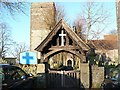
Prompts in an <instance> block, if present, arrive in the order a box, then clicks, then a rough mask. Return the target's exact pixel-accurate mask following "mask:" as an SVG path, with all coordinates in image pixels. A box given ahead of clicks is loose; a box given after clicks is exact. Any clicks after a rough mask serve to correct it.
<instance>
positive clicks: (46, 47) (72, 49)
mask: <svg viewBox="0 0 120 90" xmlns="http://www.w3.org/2000/svg"><path fill="white" fill-rule="evenodd" d="M62 30H63V31H64V34H66V36H65V37H64V39H65V41H64V45H63V46H61V44H60V43H61V42H62V41H61V38H60V36H59V34H60V32H61V31H62ZM89 49H90V47H89V46H88V45H87V44H86V43H85V42H84V41H83V40H82V39H81V38H80V37H79V36H78V35H77V34H76V33H75V32H74V31H73V30H72V29H71V28H70V27H69V26H68V25H67V24H66V23H65V21H64V20H63V19H61V20H60V21H59V22H58V23H57V24H56V25H55V27H54V28H53V29H52V30H51V32H50V33H49V34H48V36H47V37H46V38H45V39H44V40H43V41H42V43H40V45H39V46H38V47H37V48H35V50H36V51H38V52H40V53H41V62H47V60H48V59H47V58H48V57H49V56H51V55H53V54H55V53H57V52H62V51H64V52H68V53H71V54H73V55H76V56H77V57H79V58H80V59H81V60H82V62H86V59H85V55H86V52H87V51H88V50H89Z"/></svg>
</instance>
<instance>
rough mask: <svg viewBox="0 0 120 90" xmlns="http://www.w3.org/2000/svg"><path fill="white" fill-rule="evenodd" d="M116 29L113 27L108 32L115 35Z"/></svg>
mask: <svg viewBox="0 0 120 90" xmlns="http://www.w3.org/2000/svg"><path fill="white" fill-rule="evenodd" d="M117 33H118V32H117V30H115V29H112V30H110V31H109V34H111V35H117Z"/></svg>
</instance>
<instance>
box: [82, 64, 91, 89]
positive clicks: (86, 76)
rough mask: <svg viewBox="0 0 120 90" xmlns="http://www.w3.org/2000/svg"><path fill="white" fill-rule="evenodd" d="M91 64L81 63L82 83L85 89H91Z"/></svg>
mask: <svg viewBox="0 0 120 90" xmlns="http://www.w3.org/2000/svg"><path fill="white" fill-rule="evenodd" d="M89 70H90V69H89V63H81V73H80V74H81V77H80V78H81V83H82V84H83V86H84V88H89V86H90V81H89V80H90V73H89V72H90V71H89Z"/></svg>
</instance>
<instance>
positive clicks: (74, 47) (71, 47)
mask: <svg viewBox="0 0 120 90" xmlns="http://www.w3.org/2000/svg"><path fill="white" fill-rule="evenodd" d="M55 49H70V50H73V49H79V47H78V46H77V47H76V46H71V45H69V46H52V47H51V48H49V50H55Z"/></svg>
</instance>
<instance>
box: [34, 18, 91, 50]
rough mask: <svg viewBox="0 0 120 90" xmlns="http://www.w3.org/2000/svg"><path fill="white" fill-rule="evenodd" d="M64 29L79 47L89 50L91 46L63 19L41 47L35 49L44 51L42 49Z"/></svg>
mask: <svg viewBox="0 0 120 90" xmlns="http://www.w3.org/2000/svg"><path fill="white" fill-rule="evenodd" d="M61 27H62V28H64V30H65V31H66V32H67V33H68V34H69V36H70V37H71V38H72V39H73V40H74V41H75V42H76V43H77V45H78V46H79V47H80V48H81V49H82V50H85V51H87V50H89V49H90V48H89V46H88V45H87V44H86V43H85V42H84V41H83V40H82V39H81V38H80V37H79V36H78V35H77V34H76V33H75V32H74V31H73V30H72V29H71V28H70V27H69V26H68V25H67V24H66V23H65V21H64V20H63V19H61V20H60V21H59V22H58V23H57V24H56V25H55V27H54V28H53V29H52V30H51V32H50V33H49V34H48V36H47V37H46V38H45V39H44V40H43V41H42V42H41V43H40V45H39V46H38V47H37V48H35V50H37V51H42V49H43V48H44V47H45V46H46V45H47V44H48V43H49V42H50V41H51V40H52V38H53V37H54V35H56V33H57V32H58V31H59V30H60V29H61Z"/></svg>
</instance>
